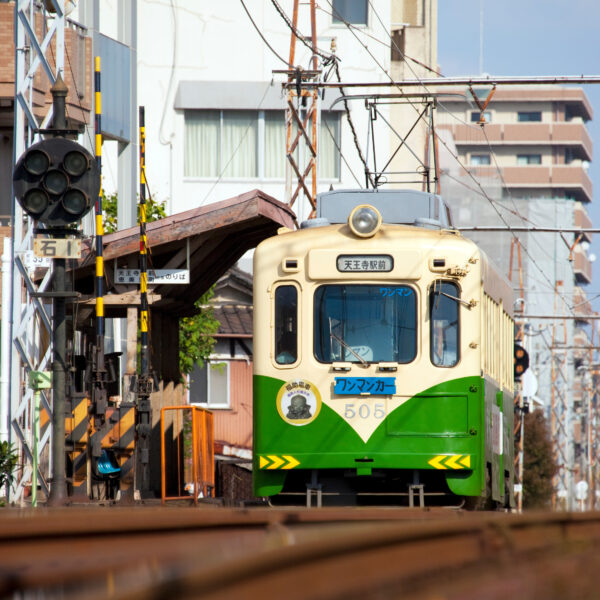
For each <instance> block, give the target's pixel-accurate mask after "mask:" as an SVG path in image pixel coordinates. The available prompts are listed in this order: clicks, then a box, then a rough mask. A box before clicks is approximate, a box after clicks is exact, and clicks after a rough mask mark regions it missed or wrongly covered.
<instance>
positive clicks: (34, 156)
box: [23, 150, 50, 177]
mask: <svg viewBox="0 0 600 600" xmlns="http://www.w3.org/2000/svg"><path fill="white" fill-rule="evenodd" d="M23 166H24V167H25V170H26V171H27V172H28V173H29V174H30V175H35V176H37V177H39V176H40V175H43V174H44V173H45V172H46V171H47V170H48V167H49V166H50V157H49V156H48V155H47V154H46V153H45V152H43V151H42V150H31V151H30V152H28V153H27V155H26V156H25V160H24V161H23Z"/></svg>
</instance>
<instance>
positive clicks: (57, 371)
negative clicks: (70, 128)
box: [48, 74, 68, 506]
mask: <svg viewBox="0 0 600 600" xmlns="http://www.w3.org/2000/svg"><path fill="white" fill-rule="evenodd" d="M67 91H68V90H67V86H66V85H65V83H64V81H63V80H62V77H61V76H60V74H59V75H58V77H57V78H56V83H55V84H54V85H53V86H52V90H51V92H52V101H53V105H54V120H53V122H52V125H53V128H54V129H66V124H67V120H66V106H65V104H66V97H67ZM66 266H67V262H66V260H65V259H64V258H56V259H54V262H53V267H54V268H53V280H52V290H53V291H54V292H58V293H57V294H56V296H55V297H54V300H53V311H54V315H53V319H52V339H53V343H54V356H53V359H54V360H53V362H52V485H51V487H50V494H49V496H48V505H50V506H61V505H63V504H65V503H66V499H67V479H66V469H65V407H66V402H65V394H66V372H67V366H66V354H67V323H66V299H65V297H64V295H63V296H62V297H61V296H60V294H64V293H65V292H66V291H67V286H66V282H67V279H66V274H67V273H66Z"/></svg>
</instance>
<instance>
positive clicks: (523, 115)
mask: <svg viewBox="0 0 600 600" xmlns="http://www.w3.org/2000/svg"><path fill="white" fill-rule="evenodd" d="M517 120H518V121H519V123H531V122H539V121H541V120H542V112H541V111H539V110H530V111H525V112H519V113H517Z"/></svg>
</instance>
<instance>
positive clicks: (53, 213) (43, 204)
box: [13, 137, 100, 227]
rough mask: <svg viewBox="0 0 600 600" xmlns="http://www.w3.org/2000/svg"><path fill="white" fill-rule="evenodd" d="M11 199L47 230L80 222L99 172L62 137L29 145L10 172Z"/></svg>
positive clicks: (88, 157) (89, 157)
mask: <svg viewBox="0 0 600 600" xmlns="http://www.w3.org/2000/svg"><path fill="white" fill-rule="evenodd" d="M13 183H14V190H15V196H16V198H17V200H18V202H19V204H20V205H21V207H22V208H23V210H24V211H25V212H26V213H27V214H28V215H29V216H30V217H32V218H33V219H35V220H36V221H40V222H41V223H43V224H44V225H47V226H48V227H65V226H66V225H70V224H72V223H76V222H78V221H80V220H81V219H82V218H83V217H84V216H85V215H86V214H87V213H88V212H89V211H90V209H91V208H92V206H93V205H94V202H95V199H96V198H97V197H98V193H99V192H100V171H99V169H98V165H97V162H96V160H95V159H94V157H93V156H92V155H91V154H90V153H89V152H88V151H87V150H86V149H85V148H84V147H83V146H81V145H80V144H78V143H77V142H74V141H72V140H68V139H66V138H63V137H54V138H49V139H46V140H43V141H41V142H38V143H37V144H34V145H33V146H30V147H29V148H28V149H27V150H26V151H25V152H24V153H23V154H22V155H21V157H20V158H19V161H18V162H17V165H16V167H15V170H14V173H13Z"/></svg>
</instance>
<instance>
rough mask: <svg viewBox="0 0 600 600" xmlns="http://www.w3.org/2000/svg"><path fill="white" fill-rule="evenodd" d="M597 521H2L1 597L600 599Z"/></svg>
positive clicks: (274, 516)
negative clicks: (599, 587) (599, 588)
mask: <svg viewBox="0 0 600 600" xmlns="http://www.w3.org/2000/svg"><path fill="white" fill-rule="evenodd" d="M599 572H600V513H583V514H582V513H577V514H563V513H547V514H532V515H506V514H492V515H490V514H472V513H463V512H461V511H420V510H396V509H354V510H350V509H312V510H275V509H264V508H260V509H258V508H257V509H221V508H200V509H193V508H162V509H159V508H148V507H140V508H129V509H124V508H123V509H122V508H104V509H98V508H89V509H74V508H71V509H57V510H50V509H42V510H38V511H35V512H32V511H16V510H15V511H13V510H4V511H2V512H1V513H0V596H1V597H3V598H29V597H31V598H33V597H35V598H49V599H53V598H67V599H69V598H75V597H77V598H82V597H85V598H109V597H110V598H118V599H122V600H125V599H127V600H137V599H140V600H141V599H142V598H143V599H145V600H147V599H163V598H165V599H166V598H210V599H221V598H222V599H230V598H244V599H245V600H249V599H254V598H256V599H259V598H260V599H261V600H264V599H266V598H280V597H281V598H286V600H295V599H298V600H300V599H305V598H324V599H325V598H327V599H330V598H344V599H348V598H361V599H364V598H366V599H370V598H373V599H375V598H377V599H380V598H398V597H406V598H411V599H412V598H416V599H423V600H425V599H426V600H434V599H435V600H442V599H443V600H455V599H456V600H459V599H460V600H465V599H471V598H472V599H473V600H475V599H477V600H481V599H488V598H489V599H494V600H495V599H498V600H500V599H502V600H506V598H507V596H509V597H510V600H517V599H521V598H523V599H527V600H531V599H534V600H535V599H537V598H540V599H542V598H543V599H544V600H554V599H556V600H559V599H560V600H564V599H565V598H566V599H579V598H581V599H585V600H589V599H592V598H600V591H599V590H598V589H597V587H598V586H597V574H598V573H599Z"/></svg>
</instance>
